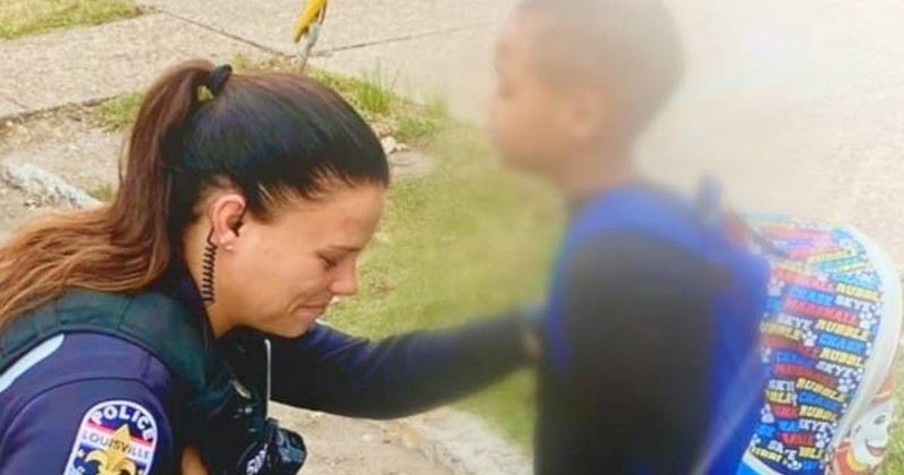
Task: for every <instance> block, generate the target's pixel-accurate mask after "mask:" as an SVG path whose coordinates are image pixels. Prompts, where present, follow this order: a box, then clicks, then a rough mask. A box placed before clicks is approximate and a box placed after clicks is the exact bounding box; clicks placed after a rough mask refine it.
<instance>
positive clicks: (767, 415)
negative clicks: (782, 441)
mask: <svg viewBox="0 0 904 475" xmlns="http://www.w3.org/2000/svg"><path fill="white" fill-rule="evenodd" d="M760 420H761V421H763V423H764V424H772V423H774V422H775V416H774V415H773V414H772V407H771V406H770V405H768V404H766V405H765V406H763V408H762V409H760Z"/></svg>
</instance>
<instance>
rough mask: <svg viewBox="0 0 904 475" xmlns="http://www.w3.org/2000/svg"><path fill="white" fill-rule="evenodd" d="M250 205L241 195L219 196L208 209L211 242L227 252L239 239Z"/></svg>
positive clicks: (223, 194) (228, 194) (234, 193)
mask: <svg viewBox="0 0 904 475" xmlns="http://www.w3.org/2000/svg"><path fill="white" fill-rule="evenodd" d="M247 210H248V204H247V201H246V200H245V197H244V196H242V195H241V194H240V193H237V192H234V191H229V192H225V193H222V194H219V195H217V196H216V197H215V198H214V199H213V200H212V201H211V202H210V206H209V207H208V218H209V219H210V226H211V231H210V240H211V242H212V243H213V244H214V245H216V246H219V247H221V248H224V249H226V250H227V251H230V250H232V246H233V244H234V242H235V240H236V239H237V238H238V237H239V234H240V232H241V228H242V225H243V224H244V222H243V220H244V217H245V213H246V212H247Z"/></svg>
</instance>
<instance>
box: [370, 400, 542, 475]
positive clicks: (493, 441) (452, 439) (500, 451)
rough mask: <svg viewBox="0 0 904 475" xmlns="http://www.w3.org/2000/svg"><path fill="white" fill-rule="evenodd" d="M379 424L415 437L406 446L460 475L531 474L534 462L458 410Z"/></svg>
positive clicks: (472, 416) (483, 425)
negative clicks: (392, 427)
mask: <svg viewBox="0 0 904 475" xmlns="http://www.w3.org/2000/svg"><path fill="white" fill-rule="evenodd" d="M379 424H388V425H395V426H396V430H397V431H399V432H403V433H408V434H413V435H414V437H411V439H412V440H409V441H407V443H406V445H409V446H410V447H411V448H413V449H415V450H418V451H419V452H421V453H423V454H424V455H425V456H427V457H428V458H429V459H430V460H432V461H434V462H435V463H437V464H439V465H442V466H443V467H445V468H448V469H449V470H451V471H452V472H453V473H455V474H456V475H530V474H532V473H533V462H532V459H531V458H530V457H529V456H527V455H526V454H524V453H523V452H522V451H521V450H520V449H518V448H517V447H516V446H515V445H514V444H512V443H511V442H509V441H507V440H505V439H503V438H502V437H500V436H499V435H498V434H497V433H496V431H494V430H492V428H490V427H489V426H488V425H487V424H486V423H485V422H484V421H483V420H482V419H480V418H478V417H477V416H474V415H471V414H468V413H466V412H462V411H458V410H455V409H449V408H443V409H438V410H435V411H431V412H428V413H426V414H422V415H418V416H414V417H408V418H405V419H399V420H395V421H390V422H380V423H379Z"/></svg>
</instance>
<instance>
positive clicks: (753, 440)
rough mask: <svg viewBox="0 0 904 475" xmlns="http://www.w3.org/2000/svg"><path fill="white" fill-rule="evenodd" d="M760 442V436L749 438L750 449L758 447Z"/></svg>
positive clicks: (754, 435)
mask: <svg viewBox="0 0 904 475" xmlns="http://www.w3.org/2000/svg"><path fill="white" fill-rule="evenodd" d="M762 442H763V439H762V438H761V437H760V434H753V437H751V438H750V447H759V446H760V444H761V443H762Z"/></svg>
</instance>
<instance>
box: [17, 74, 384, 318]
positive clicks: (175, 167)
mask: <svg viewBox="0 0 904 475" xmlns="http://www.w3.org/2000/svg"><path fill="white" fill-rule="evenodd" d="M213 70H214V65H213V64H211V63H210V62H208V61H204V60H193V61H188V62H185V63H182V64H179V65H178V66H176V67H174V68H172V69H170V70H169V71H167V72H166V73H165V74H164V75H163V76H162V77H160V78H159V79H158V80H157V81H156V83H155V84H154V85H153V86H152V87H151V89H150V90H149V91H148V93H147V95H146V97H145V100H144V103H143V104H142V106H141V108H140V111H139V113H138V119H137V121H136V123H135V126H134V127H133V130H132V133H131V138H130V140H129V143H128V147H127V148H126V153H125V154H124V157H123V162H122V164H121V166H120V184H119V188H118V192H117V195H116V197H115V199H114V200H113V202H112V203H110V204H108V205H104V206H101V207H98V208H95V209H90V210H83V211H76V212H68V213H61V214H56V215H52V216H50V217H47V218H46V219H43V220H41V221H39V222H36V223H34V224H32V225H31V226H29V227H27V228H25V229H22V230H21V231H19V232H18V233H17V234H15V235H14V236H13V237H12V238H11V239H10V240H9V241H8V242H7V243H6V244H5V245H3V246H2V247H0V327H2V326H3V325H4V324H5V323H6V322H8V321H9V320H10V319H11V318H13V317H15V316H16V315H19V314H21V313H23V312H25V311H27V310H29V309H32V308H35V307H37V306H40V305H42V304H44V303H47V302H48V301H50V300H52V299H53V298H55V297H57V296H59V295H60V294H61V293H62V292H64V290H65V289H67V288H71V287H81V288H87V289H93V290H100V291H109V292H129V291H137V290H142V289H145V288H147V287H148V286H149V285H150V284H152V283H153V282H154V281H155V280H156V279H158V278H159V277H160V276H161V274H162V273H163V272H164V271H165V270H166V268H167V267H168V266H169V264H170V262H171V261H172V260H173V259H174V258H178V256H179V254H180V252H181V249H180V248H181V237H182V233H183V231H184V230H185V228H186V226H188V225H189V224H191V223H192V222H193V221H194V220H195V219H197V211H198V210H197V209H196V203H198V202H199V198H201V197H202V195H203V194H204V193H205V192H206V191H207V190H209V189H211V187H217V186H233V187H237V188H238V189H239V190H241V192H242V193H243V195H244V196H245V199H246V200H247V203H248V208H249V212H251V213H254V214H255V216H256V217H258V218H260V219H264V220H266V219H268V218H269V217H270V216H271V214H272V212H273V211H274V210H275V209H276V208H277V207H278V206H280V205H281V204H284V203H286V202H287V200H288V199H290V198H292V197H302V198H305V199H309V200H317V199H319V198H320V197H323V196H325V195H326V194H328V193H329V191H330V186H333V184H335V183H342V184H347V185H348V186H359V185H364V184H376V185H379V186H386V185H387V184H388V182H389V168H388V165H387V161H386V156H385V155H384V153H383V149H382V147H381V146H380V142H379V140H378V139H377V137H376V136H375V135H374V133H373V131H372V130H371V128H370V127H369V126H368V125H367V123H366V122H365V121H364V120H363V119H362V118H361V116H360V115H359V114H358V113H357V112H356V111H355V110H354V109H353V108H352V107H351V106H350V105H349V104H348V103H347V102H346V101H345V100H343V99H342V97H340V96H339V95H338V94H337V93H336V92H335V91H333V90H331V89H329V88H328V87H326V86H324V85H321V84H319V83H317V82H316V81H314V80H312V79H310V78H307V77H304V76H302V75H298V74H232V75H231V77H229V78H228V80H227V81H226V82H225V83H224V86H223V88H222V90H221V91H217V94H216V95H215V97H213V98H212V99H211V98H210V97H204V95H203V94H201V95H200V96H199V87H201V86H202V85H204V84H206V83H207V81H209V79H210V76H211V71H213Z"/></svg>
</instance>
